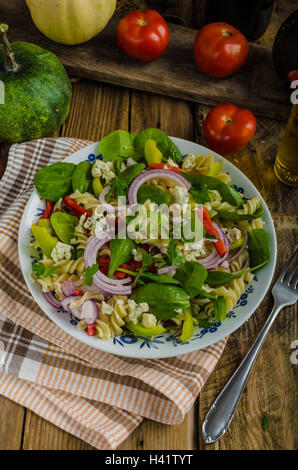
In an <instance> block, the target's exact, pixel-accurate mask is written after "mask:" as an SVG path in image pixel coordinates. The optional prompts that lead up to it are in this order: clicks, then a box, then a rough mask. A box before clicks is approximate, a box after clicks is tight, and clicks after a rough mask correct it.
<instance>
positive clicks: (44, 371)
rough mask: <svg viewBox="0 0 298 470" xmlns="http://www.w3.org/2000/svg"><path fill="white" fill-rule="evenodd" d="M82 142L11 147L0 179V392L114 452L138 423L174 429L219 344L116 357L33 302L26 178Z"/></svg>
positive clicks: (30, 181)
mask: <svg viewBox="0 0 298 470" xmlns="http://www.w3.org/2000/svg"><path fill="white" fill-rule="evenodd" d="M88 144H89V142H87V141H82V140H78V139H68V138H59V139H53V138H50V139H42V140H37V141H33V142H28V143H25V144H22V145H13V146H12V147H11V150H10V153H9V160H8V164H7V168H6V171H5V174H4V176H3V178H2V180H1V181H0V393H1V394H2V395H4V396H6V397H8V398H10V399H12V400H14V401H16V402H17V403H20V404H21V405H23V406H25V407H27V408H30V409H31V410H33V411H34V412H35V413H37V414H38V415H40V416H42V417H43V418H45V419H47V420H49V421H50V422H52V423H53V424H55V425H56V426H59V427H60V428H62V429H64V430H65V431H67V432H69V433H71V434H74V435H75V436H77V437H79V438H80V439H83V440H84V441H86V442H88V443H89V444H91V445H93V446H94V447H96V448H98V449H115V448H116V447H117V446H119V444H120V443H121V442H122V441H123V440H124V439H126V438H127V436H128V435H129V434H130V433H131V432H132V431H133V430H134V429H135V428H136V427H137V426H138V425H139V424H140V422H141V421H142V419H143V417H146V418H149V419H152V420H155V421H159V422H162V423H166V424H177V423H180V422H181V421H182V420H183V418H184V416H185V414H186V413H187V411H188V410H189V409H190V407H191V406H192V405H193V403H194V401H195V399H196V397H197V395H198V393H199V391H200V390H201V388H202V386H203V385H204V383H205V382H206V380H207V378H208V377H209V375H210V373H211V372H212V370H213V369H214V367H215V365H216V363H217V361H218V359H219V357H220V355H221V353H222V351H223V349H224V346H225V343H226V340H222V341H220V342H218V343H216V344H214V345H213V346H211V347H209V348H207V349H203V350H200V351H197V352H194V353H190V354H185V355H182V356H178V357H173V358H169V359H160V360H149V359H146V360H141V359H132V358H124V357H117V356H114V355H112V354H108V353H105V352H101V351H98V350H96V349H94V348H92V347H90V346H87V345H85V344H83V343H81V342H79V341H78V340H76V339H75V338H73V337H71V336H69V335H68V334H67V333H66V332H64V331H63V330H62V329H60V328H58V327H57V326H56V325H55V324H54V323H53V322H52V321H50V319H49V318H48V317H47V316H46V315H45V314H44V313H43V312H42V311H41V310H40V308H39V307H38V305H37V304H36V303H35V302H34V300H33V298H32V297H31V294H30V292H29V291H28V289H27V287H26V284H25V282H24V279H23V276H22V272H21V269H20V264H19V260H18V250H17V240H18V230H19V221H20V220H21V216H22V213H23V211H24V207H25V205H26V202H27V200H28V198H29V196H30V194H31V192H32V190H33V177H34V174H35V173H36V171H37V170H38V169H39V168H41V167H43V166H45V165H48V164H50V163H54V162H57V161H59V160H61V159H63V158H65V157H66V156H68V155H70V154H71V153H73V152H75V151H76V150H79V149H81V148H83V147H84V146H86V145H88Z"/></svg>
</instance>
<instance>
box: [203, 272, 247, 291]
mask: <svg viewBox="0 0 298 470" xmlns="http://www.w3.org/2000/svg"><path fill="white" fill-rule="evenodd" d="M242 274H243V272H241V273H237V274H231V273H227V272H225V271H208V275H207V279H206V283H207V284H208V285H209V286H211V287H216V286H222V285H224V284H228V283H229V282H232V281H233V280H234V279H237V277H240V276H241V275H242Z"/></svg>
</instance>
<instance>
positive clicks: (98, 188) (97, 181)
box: [92, 176, 102, 197]
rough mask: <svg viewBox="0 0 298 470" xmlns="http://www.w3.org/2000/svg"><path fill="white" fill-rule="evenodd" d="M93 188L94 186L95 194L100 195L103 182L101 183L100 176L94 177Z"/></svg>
mask: <svg viewBox="0 0 298 470" xmlns="http://www.w3.org/2000/svg"><path fill="white" fill-rule="evenodd" d="M92 188H93V192H94V196H95V197H99V195H100V193H101V191H102V184H101V181H100V178H99V176H97V177H96V178H93V180H92Z"/></svg>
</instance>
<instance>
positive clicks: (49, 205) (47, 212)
mask: <svg viewBox="0 0 298 470" xmlns="http://www.w3.org/2000/svg"><path fill="white" fill-rule="evenodd" d="M46 204H47V205H46V208H45V211H44V213H43V214H42V216H41V217H40V219H49V218H50V217H51V214H52V212H53V203H52V202H51V201H46Z"/></svg>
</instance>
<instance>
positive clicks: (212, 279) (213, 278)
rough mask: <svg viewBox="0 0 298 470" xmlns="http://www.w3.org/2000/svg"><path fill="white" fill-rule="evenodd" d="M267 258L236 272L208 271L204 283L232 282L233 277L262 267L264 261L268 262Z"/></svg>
mask: <svg viewBox="0 0 298 470" xmlns="http://www.w3.org/2000/svg"><path fill="white" fill-rule="evenodd" d="M268 261H269V258H268V259H264V261H263V262H262V263H260V264H258V265H257V266H253V267H251V268H248V269H245V270H244V271H241V272H239V273H237V274H231V273H227V272H225V271H208V276H207V280H206V283H207V284H208V285H209V286H211V287H216V286H222V285H224V284H228V283H229V282H232V281H233V280H234V279H237V278H238V277H240V276H242V274H244V273H249V272H251V271H255V270H256V269H260V268H262V267H263V266H264V265H265V264H266V263H268Z"/></svg>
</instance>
